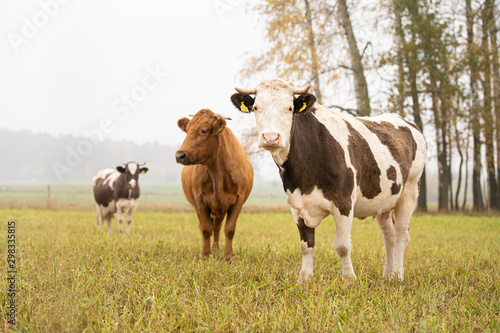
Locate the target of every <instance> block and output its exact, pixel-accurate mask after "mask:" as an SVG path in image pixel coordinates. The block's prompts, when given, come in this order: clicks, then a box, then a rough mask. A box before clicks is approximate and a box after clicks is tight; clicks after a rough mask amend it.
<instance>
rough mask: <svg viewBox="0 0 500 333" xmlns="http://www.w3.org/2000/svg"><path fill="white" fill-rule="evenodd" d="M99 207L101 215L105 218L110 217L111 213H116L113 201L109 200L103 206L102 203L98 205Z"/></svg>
mask: <svg viewBox="0 0 500 333" xmlns="http://www.w3.org/2000/svg"><path fill="white" fill-rule="evenodd" d="M99 207H100V209H101V213H102V216H103V217H104V218H105V219H107V218H112V217H113V215H114V214H115V213H116V207H115V202H114V201H111V202H110V203H108V205H107V206H106V207H105V206H103V205H99Z"/></svg>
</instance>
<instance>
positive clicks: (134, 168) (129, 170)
mask: <svg viewBox="0 0 500 333" xmlns="http://www.w3.org/2000/svg"><path fill="white" fill-rule="evenodd" d="M145 164H146V162H144V163H142V164H139V163H136V162H128V163H123V165H125V167H123V166H121V165H120V166H117V167H116V170H117V171H118V172H119V173H121V174H122V175H125V178H126V182H127V184H128V188H129V190H130V191H132V190H134V189H135V187H136V186H137V183H138V181H139V174H141V173H146V172H148V168H141V166H143V165H145Z"/></svg>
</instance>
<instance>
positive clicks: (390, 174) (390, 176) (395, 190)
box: [387, 165, 401, 195]
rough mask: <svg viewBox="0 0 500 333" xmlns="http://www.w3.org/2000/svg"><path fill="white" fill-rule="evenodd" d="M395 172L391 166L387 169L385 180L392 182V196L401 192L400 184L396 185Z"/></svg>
mask: <svg viewBox="0 0 500 333" xmlns="http://www.w3.org/2000/svg"><path fill="white" fill-rule="evenodd" d="M397 177H398V175H397V172H396V168H395V167H394V166H393V165H391V166H390V167H389V169H387V179H389V180H392V181H393V183H392V186H391V193H392V195H396V194H399V191H400V190H401V184H398V183H396V180H397Z"/></svg>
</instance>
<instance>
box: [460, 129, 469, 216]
mask: <svg viewBox="0 0 500 333" xmlns="http://www.w3.org/2000/svg"><path fill="white" fill-rule="evenodd" d="M469 134H470V128H469V130H468V131H467V144H466V145H465V147H466V148H465V184H464V200H463V201H462V211H465V206H466V205H467V191H468V189H469V138H470V135H469Z"/></svg>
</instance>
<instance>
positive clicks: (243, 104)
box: [240, 102, 249, 112]
mask: <svg viewBox="0 0 500 333" xmlns="http://www.w3.org/2000/svg"><path fill="white" fill-rule="evenodd" d="M240 110H241V111H242V112H249V111H248V108H247V106H246V105H245V102H241V106H240Z"/></svg>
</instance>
